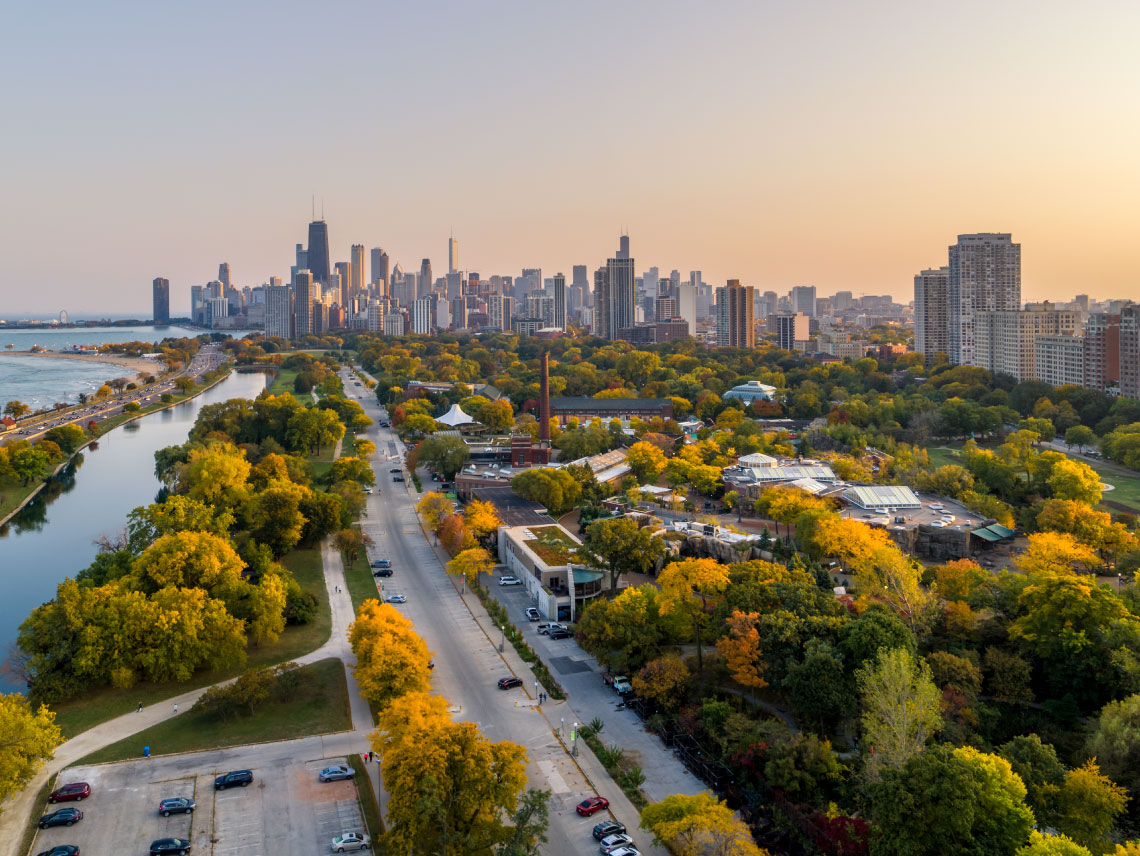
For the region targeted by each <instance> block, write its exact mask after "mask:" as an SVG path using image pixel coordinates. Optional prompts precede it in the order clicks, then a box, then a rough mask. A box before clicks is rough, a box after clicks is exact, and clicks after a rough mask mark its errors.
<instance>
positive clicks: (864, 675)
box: [855, 648, 942, 776]
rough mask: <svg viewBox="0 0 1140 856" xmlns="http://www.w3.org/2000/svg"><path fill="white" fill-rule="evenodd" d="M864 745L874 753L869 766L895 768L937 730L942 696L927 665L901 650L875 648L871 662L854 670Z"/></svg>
mask: <svg viewBox="0 0 1140 856" xmlns="http://www.w3.org/2000/svg"><path fill="white" fill-rule="evenodd" d="M855 678H856V681H857V682H858V686H859V693H860V701H861V706H862V709H863V713H862V717H861V722H862V725H863V735H864V738H865V740H866V743H867V744H868V745H869V746H870V747H871V749H872V750H873V752H874V754H873V755H872V757H871V759H870V761H869V762H868V769H869V771H870V772H871V774H872V776H875V775H876V774H877V773H878V772H879V771H880V770H882V769H884V768H888V769H898V768H900V767H902V766H903V765H904V764H906V763H907V761H908V760H909V759H910V758H913V757H914V756H915V755H917V754H918V753H919V752H921V751H922V750H923V748H924V747H925V746H926V741H927V740H929V739H930V738H931V737H933V736H934V735H935V734H937V733H938V732H939V731H941V730H942V715H941V713H940V710H941V704H942V694H941V693H940V692H939V691H938V688H937V687H935V686H934V681H933V680H932V679H931V675H930V667H929V666H928V665H927V664H926V663H925V662H923V661H921V660H916V659H915V657H914V655H913V654H911V653H910V651H908V650H906V649H905V648H895V649H892V650H880V651H879V653H878V656H877V657H876V658H875V661H874V663H872V664H869V665H868V666H865V667H864V668H862V669H860V670H859V671H857V672H856V673H855Z"/></svg>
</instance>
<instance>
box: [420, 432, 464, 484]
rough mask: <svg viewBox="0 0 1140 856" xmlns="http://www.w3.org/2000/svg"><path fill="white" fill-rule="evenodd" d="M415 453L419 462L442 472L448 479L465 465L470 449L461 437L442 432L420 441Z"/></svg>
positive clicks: (453, 476) (452, 477)
mask: <svg viewBox="0 0 1140 856" xmlns="http://www.w3.org/2000/svg"><path fill="white" fill-rule="evenodd" d="M416 454H417V457H418V460H419V461H420V463H422V464H426V465H427V466H429V467H431V468H432V469H433V470H435V471H436V472H439V473H442V474H443V477H444V478H445V479H447V480H448V481H450V480H452V479H454V478H455V474H456V473H457V472H459V471H460V470H461V469H463V467H465V466H466V465H467V461H468V459H470V457H471V450H470V449H468V448H467V444H466V443H464V442H463V440H462V439H461V438H459V437H455V436H452V435H450V434H444V435H435V436H431V437H428V438H426V439H425V440H424V441H423V442H422V443H420V445H419V448H418V450H417V452H416Z"/></svg>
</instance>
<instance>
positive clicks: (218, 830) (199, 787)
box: [32, 747, 367, 856]
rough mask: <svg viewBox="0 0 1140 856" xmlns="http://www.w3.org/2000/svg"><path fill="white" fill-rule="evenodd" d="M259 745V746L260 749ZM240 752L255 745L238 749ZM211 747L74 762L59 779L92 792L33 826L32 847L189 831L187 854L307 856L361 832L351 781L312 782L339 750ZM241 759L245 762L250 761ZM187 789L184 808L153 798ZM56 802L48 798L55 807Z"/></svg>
mask: <svg viewBox="0 0 1140 856" xmlns="http://www.w3.org/2000/svg"><path fill="white" fill-rule="evenodd" d="M266 748H268V747H266ZM246 752H247V753H248V755H249V759H252V758H254V757H256V753H257V750H256V749H247V750H246ZM216 754H217V753H192V754H189V755H179V756H172V757H170V758H152V759H149V760H139V761H126V762H123V763H120V764H103V765H97V766H92V767H76V768H73V769H71V770H68V771H66V772H65V773H64V774H63V776H62V777H61V778H60V784H64V783H66V782H75V781H84V782H87V783H89V784H90V785H91V796H90V797H89V798H88V799H86V800H83V801H82V802H77V803H61V804H60V806H65V805H74V806H77V807H79V808H80V809H81V810H82V811H83V814H84V817H83V820H81V821H80V822H79V823H77V824H76V825H75V826H73V827H71V828H66V827H55V828H51V829H46V830H40V831H39V833H38V835H37V837H36V841H35V844H34V845H33V848H32V852H33V853H40V852H42V851H44V850H49V849H50V848H52V847H54V846H56V845H59V844H74V845H77V846H78V847H79V848H80V851H81V852H83V853H85V854H86V853H90V854H96V856H98V854H115V856H131V854H139V856H145V854H148V853H149V848H150V843H151V842H152V841H154V840H156V839H159V838H185V839H189V840H190V842H191V845H192V848H193V849H192V851H191V852H192V853H194V854H203V856H206V854H210V856H239V854H240V856H268V854H275V856H276V854H281V856H292V854H296V856H311V854H313V853H328V852H330V844H331V842H332V839H333V837H334V836H337V835H340V834H342V833H344V832H352V831H356V832H366V831H367V830H365V828H364V823H363V820H362V818H361V814H360V806H359V803H358V801H357V797H356V785H355V783H354V782H353V781H352V780H345V781H336V782H326V783H321V782H319V781H318V780H317V773H318V772H319V771H320V770H321V768H323V767H327V766H329V765H331V764H337V763H345V759H344V758H343V757H340V758H323V759H313V760H307V761H303V760H295V759H291V758H288V757H280V758H273V757H271V756H272V754H273V753H266V755H267V757H266V758H265V759H264V760H263V761H262V763H261V764H260V766H259V765H258V763H256V762H254V763H252V764H251V763H246V764H244V765H242V764H237V765H234V764H229V763H228V762H227V765H225V766H216V765H213V764H210V763H209V760H210V759H211V758H212V757H213V756H215V755H216ZM249 759H247V760H249ZM242 768H248V769H251V770H253V782H252V784H250V785H249V786H248V787H244V788H243V787H233V788H229V789H227V790H224V791H215V790H214V777H215V776H216V775H219V774H221V773H224V772H226V771H228V770H232V769H242ZM178 796H184V797H191V798H192V799H194V800H195V802H196V803H197V808H196V809H195V811H194V813H193V814H191V815H185V814H175V815H172V816H171V817H169V818H164V817H162V816H161V815H160V814H159V813H158V804H159V802H160V801H161V800H163V799H166V798H168V797H178ZM60 806H53V807H52V808H58V807H60Z"/></svg>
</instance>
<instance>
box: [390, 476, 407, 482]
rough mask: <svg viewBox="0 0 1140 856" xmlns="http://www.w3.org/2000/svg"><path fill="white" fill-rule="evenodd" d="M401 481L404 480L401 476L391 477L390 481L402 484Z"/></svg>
mask: <svg viewBox="0 0 1140 856" xmlns="http://www.w3.org/2000/svg"><path fill="white" fill-rule="evenodd" d="M403 480H404V477H403V476H392V481H394V482H402V481H403Z"/></svg>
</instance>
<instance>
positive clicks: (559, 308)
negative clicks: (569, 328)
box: [550, 273, 566, 330]
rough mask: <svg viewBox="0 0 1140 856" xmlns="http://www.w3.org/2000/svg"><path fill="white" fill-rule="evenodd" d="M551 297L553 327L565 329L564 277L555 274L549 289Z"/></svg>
mask: <svg viewBox="0 0 1140 856" xmlns="http://www.w3.org/2000/svg"><path fill="white" fill-rule="evenodd" d="M550 296H551V297H553V298H554V326H555V327H557V328H558V329H559V330H565V329H566V275H565V274H563V273H556V274H555V275H554V284H553V286H552V287H551V295H550Z"/></svg>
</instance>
